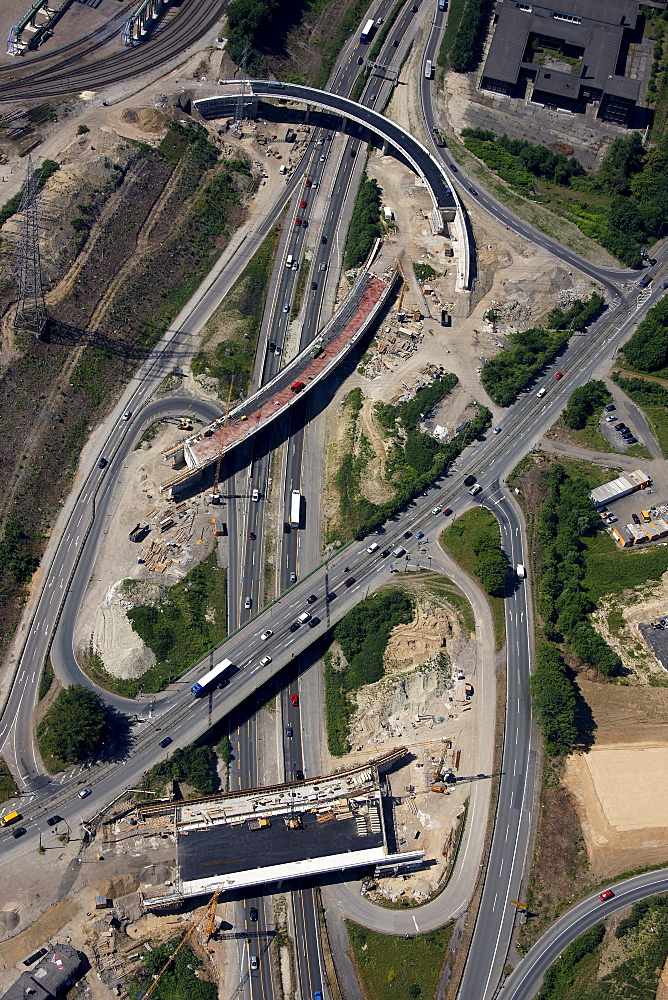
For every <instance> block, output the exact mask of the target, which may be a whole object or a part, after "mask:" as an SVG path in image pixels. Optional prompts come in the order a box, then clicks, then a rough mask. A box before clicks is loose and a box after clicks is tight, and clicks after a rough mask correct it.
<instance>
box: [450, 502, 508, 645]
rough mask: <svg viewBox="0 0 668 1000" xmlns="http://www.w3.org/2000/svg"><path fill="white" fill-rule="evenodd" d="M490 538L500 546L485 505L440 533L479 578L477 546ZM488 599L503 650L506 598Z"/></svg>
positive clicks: (495, 525) (456, 556)
mask: <svg viewBox="0 0 668 1000" xmlns="http://www.w3.org/2000/svg"><path fill="white" fill-rule="evenodd" d="M489 541H493V542H494V543H496V544H497V545H498V544H499V541H500V532H499V525H498V522H497V520H496V518H495V517H494V516H493V515H492V514H490V513H489V511H487V510H484V509H483V508H482V507H476V508H475V509H474V510H469V511H467V512H466V513H465V514H464V515H463V516H462V517H460V518H458V519H457V520H456V521H455V523H454V524H452V525H451V526H450V527H449V528H446V530H445V531H444V532H443V533H442V535H441V544H442V545H443V547H444V548H445V549H447V551H448V552H449V553H450V555H451V556H452V558H453V559H454V560H455V562H457V563H458V564H459V565H460V566H461V567H462V569H464V570H466V572H467V573H470V574H471V576H473V577H475V579H477V580H479V581H480V576H479V575H478V573H477V572H476V564H477V562H478V555H477V552H476V547H478V546H480V545H481V544H484V543H485V542H489ZM487 599H488V601H489V604H490V607H491V610H492V618H493V620H494V637H495V641H496V648H497V649H500V648H501V647H502V646H503V644H504V642H505V639H506V619H505V604H504V599H503V597H493V596H490V595H489V594H488V595H487Z"/></svg>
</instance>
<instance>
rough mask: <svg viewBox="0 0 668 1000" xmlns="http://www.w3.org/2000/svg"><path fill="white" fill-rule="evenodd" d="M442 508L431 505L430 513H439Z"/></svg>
mask: <svg viewBox="0 0 668 1000" xmlns="http://www.w3.org/2000/svg"><path fill="white" fill-rule="evenodd" d="M442 510H443V508H442V507H441V506H440V505H439V506H438V507H433V508H432V511H431V512H432V514H440V513H441V511H442Z"/></svg>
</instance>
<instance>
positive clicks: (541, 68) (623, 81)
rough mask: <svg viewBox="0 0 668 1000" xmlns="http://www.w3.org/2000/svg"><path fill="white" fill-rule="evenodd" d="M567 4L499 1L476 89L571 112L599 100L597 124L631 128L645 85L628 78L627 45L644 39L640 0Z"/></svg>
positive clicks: (576, 0)
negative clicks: (559, 6)
mask: <svg viewBox="0 0 668 1000" xmlns="http://www.w3.org/2000/svg"><path fill="white" fill-rule="evenodd" d="M568 4H569V6H568V8H567V9H565V10H555V9H554V8H553V7H551V6H549V5H547V4H545V3H544V2H542V0H541V2H538V3H533V2H532V3H520V2H518V0H498V3H497V5H496V11H495V16H494V24H495V27H494V35H493V37H492V41H491V44H490V47H489V51H488V54H487V59H486V60H485V66H484V69H483V73H482V79H481V82H480V87H481V89H482V90H488V91H492V92H494V93H499V94H506V95H508V96H509V97H520V98H523V97H527V98H528V99H529V100H530V101H531V102H532V103H535V104H542V105H544V106H546V107H550V108H561V109H563V110H566V111H571V112H580V113H582V112H584V111H585V109H586V106H587V104H596V105H597V106H598V108H597V117H598V118H600V119H601V120H602V121H606V122H612V123H613V124H617V125H623V126H627V127H629V126H631V125H632V124H633V123H634V118H635V113H636V107H637V106H638V104H639V103H640V97H641V93H642V89H643V83H642V80H640V79H634V78H631V77H629V76H626V75H625V69H626V63H627V54H628V47H629V45H630V44H631V43H632V42H634V41H637V42H639V41H640V40H641V38H642V24H643V21H642V18H641V16H640V14H639V5H638V3H637V0H608V2H606V3H601V2H600V0H568Z"/></svg>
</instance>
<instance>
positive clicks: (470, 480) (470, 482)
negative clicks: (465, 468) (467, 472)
mask: <svg viewBox="0 0 668 1000" xmlns="http://www.w3.org/2000/svg"><path fill="white" fill-rule="evenodd" d="M474 482H475V476H467V477H466V479H465V480H464V486H473V484H474Z"/></svg>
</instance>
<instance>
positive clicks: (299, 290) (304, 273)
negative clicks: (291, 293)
mask: <svg viewBox="0 0 668 1000" xmlns="http://www.w3.org/2000/svg"><path fill="white" fill-rule="evenodd" d="M310 262H311V260H310V257H306V256H305V257H304V259H303V260H302V262H301V264H300V267H299V274H298V275H297V287H296V288H295V298H294V301H293V303H292V309H291V311H290V319H297V317H298V316H299V312H300V310H301V307H302V299H303V298H304V289H305V288H306V282H307V281H308V272H309V264H310Z"/></svg>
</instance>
